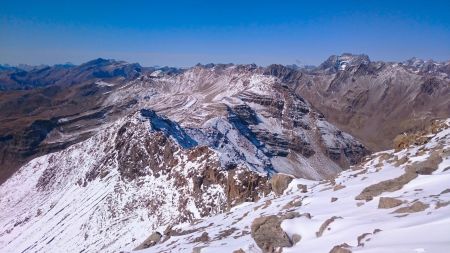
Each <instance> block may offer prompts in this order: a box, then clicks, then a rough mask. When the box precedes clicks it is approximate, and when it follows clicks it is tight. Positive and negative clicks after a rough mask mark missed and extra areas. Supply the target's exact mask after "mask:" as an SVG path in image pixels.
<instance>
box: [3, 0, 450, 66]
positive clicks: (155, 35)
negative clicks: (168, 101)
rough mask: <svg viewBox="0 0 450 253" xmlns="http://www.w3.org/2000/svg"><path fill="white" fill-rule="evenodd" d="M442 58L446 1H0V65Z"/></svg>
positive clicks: (448, 52)
mask: <svg viewBox="0 0 450 253" xmlns="http://www.w3.org/2000/svg"><path fill="white" fill-rule="evenodd" d="M344 52H350V53H365V54H368V55H369V56H370V58H371V59H373V60H388V61H399V60H400V61H402V60H406V59H408V58H411V57H413V56H417V57H419V58H424V59H435V60H439V61H441V60H448V59H450V0H447V1H431V0H429V1H414V0H410V1H402V0H391V1H382V0H379V1H369V0H366V1H363V0H361V1H345V0H340V1H312V0H310V1H282V0H276V1H275V0H272V1H265V0H261V1H244V0H241V1H233V0H232V1H214V0H211V1H175V0H172V1H133V0H128V1H95V0H90V1H83V0H78V1H64V0H59V1H45V0H43V1H36V0H34V1H20V0H12V1H10V0H0V63H9V64H19V63H27V64H41V63H43V64H54V63H64V62H73V63H75V64H79V63H82V62H85V61H88V60H90V59H94V58H98V57H103V58H113V59H120V60H126V61H130V62H139V63H141V64H142V65H144V66H152V65H170V66H191V65H194V64H196V63H199V62H200V63H209V62H214V63H230V62H233V63H256V64H259V65H268V64H271V63H281V64H293V63H296V64H298V65H303V64H319V63H321V62H322V61H324V60H325V59H326V58H327V57H328V56H329V55H331V54H341V53H344Z"/></svg>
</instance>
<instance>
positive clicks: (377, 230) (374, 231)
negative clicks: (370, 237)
mask: <svg viewBox="0 0 450 253" xmlns="http://www.w3.org/2000/svg"><path fill="white" fill-rule="evenodd" d="M381 231H383V230H381V229H379V228H376V229H374V230H373V234H377V233H380V232H381Z"/></svg>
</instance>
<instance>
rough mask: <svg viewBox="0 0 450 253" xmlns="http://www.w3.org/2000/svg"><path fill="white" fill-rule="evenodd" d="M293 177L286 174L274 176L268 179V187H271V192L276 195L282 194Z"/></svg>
mask: <svg viewBox="0 0 450 253" xmlns="http://www.w3.org/2000/svg"><path fill="white" fill-rule="evenodd" d="M293 179H294V177H292V176H290V175H286V174H275V175H273V176H272V178H271V179H270V185H271V186H272V191H273V192H275V193H276V194H277V195H281V194H283V192H284V190H286V189H287V187H288V186H289V183H291V182H292V180H293Z"/></svg>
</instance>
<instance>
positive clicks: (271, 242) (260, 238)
mask: <svg viewBox="0 0 450 253" xmlns="http://www.w3.org/2000/svg"><path fill="white" fill-rule="evenodd" d="M282 221H283V219H282V218H279V217H277V216H275V215H270V216H264V217H259V218H256V219H255V220H253V223H252V225H251V234H252V238H253V240H255V242H256V245H258V247H260V248H261V250H262V251H263V252H264V253H272V252H275V250H276V249H277V248H279V247H292V245H293V243H292V241H291V239H290V238H289V236H288V235H287V234H286V232H284V231H283V229H282V228H281V222H282Z"/></svg>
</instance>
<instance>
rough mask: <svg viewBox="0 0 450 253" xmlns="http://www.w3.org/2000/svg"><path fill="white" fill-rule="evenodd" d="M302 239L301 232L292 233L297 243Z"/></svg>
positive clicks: (293, 240)
mask: <svg viewBox="0 0 450 253" xmlns="http://www.w3.org/2000/svg"><path fill="white" fill-rule="evenodd" d="M301 239H302V236H301V235H299V234H293V235H292V243H293V244H294V245H295V244H297V243H298V242H299V241H300V240H301Z"/></svg>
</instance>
